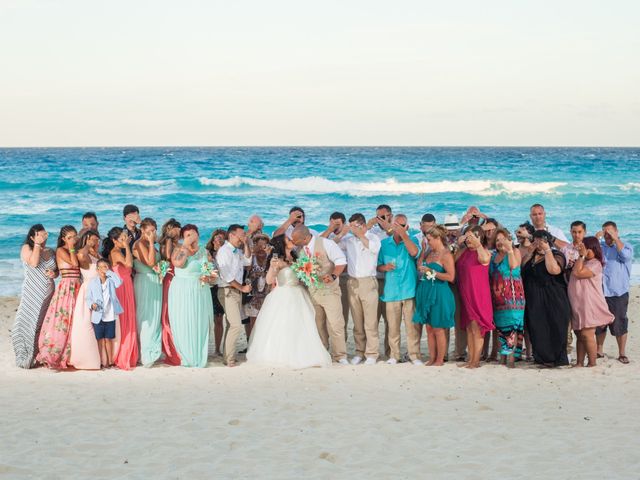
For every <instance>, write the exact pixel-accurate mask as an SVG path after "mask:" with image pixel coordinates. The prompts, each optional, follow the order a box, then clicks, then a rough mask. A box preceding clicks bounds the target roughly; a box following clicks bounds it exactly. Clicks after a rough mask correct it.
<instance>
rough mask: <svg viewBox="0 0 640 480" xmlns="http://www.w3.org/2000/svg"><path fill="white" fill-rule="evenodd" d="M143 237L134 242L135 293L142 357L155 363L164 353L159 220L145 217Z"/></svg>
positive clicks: (146, 364)
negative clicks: (158, 236)
mask: <svg viewBox="0 0 640 480" xmlns="http://www.w3.org/2000/svg"><path fill="white" fill-rule="evenodd" d="M140 231H141V234H140V239H139V240H137V241H136V243H135V244H134V245H133V257H134V259H133V268H134V269H135V271H136V275H135V277H134V279H133V286H134V292H135V296H136V321H137V325H138V339H139V341H140V361H141V362H142V365H143V366H145V367H152V366H153V364H154V363H155V362H156V361H157V360H158V359H159V358H160V355H161V353H162V323H161V321H160V319H161V313H162V283H161V281H160V277H159V276H158V274H157V273H156V272H155V271H154V270H153V267H154V266H155V265H156V264H157V263H158V261H159V260H160V253H159V252H158V251H157V250H156V247H155V243H156V235H157V226H156V222H155V221H154V220H153V219H151V218H145V219H144V220H143V221H142V223H140Z"/></svg>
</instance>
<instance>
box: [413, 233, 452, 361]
mask: <svg viewBox="0 0 640 480" xmlns="http://www.w3.org/2000/svg"><path fill="white" fill-rule="evenodd" d="M446 238H447V231H446V229H445V228H444V227H442V226H440V225H436V226H435V227H433V228H431V230H429V231H428V232H427V234H426V237H425V239H426V244H428V248H424V247H426V246H427V245H424V246H423V249H422V254H421V255H420V258H419V260H418V271H419V272H420V281H419V282H418V287H417V289H416V312H415V314H414V316H413V322H414V323H417V324H420V325H426V327H427V346H428V347H429V361H428V362H427V366H431V365H433V366H438V367H439V366H442V365H444V356H445V355H446V353H447V336H446V333H447V331H448V330H449V329H450V328H453V326H454V325H455V319H454V315H455V312H456V302H455V299H454V297H453V292H452V291H451V287H449V283H451V282H453V281H454V280H455V262H454V260H453V256H452V255H451V253H450V251H449V248H448V247H447V245H446V241H447V240H446Z"/></svg>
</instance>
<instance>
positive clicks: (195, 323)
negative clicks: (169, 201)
mask: <svg viewBox="0 0 640 480" xmlns="http://www.w3.org/2000/svg"><path fill="white" fill-rule="evenodd" d="M180 237H181V238H182V245H181V246H180V247H179V248H176V249H175V250H174V252H173V254H172V255H171V261H172V263H173V265H174V267H175V276H174V277H173V280H172V282H171V285H170V286H169V318H170V319H171V329H172V332H173V343H174V344H175V346H176V349H177V350H178V354H179V355H180V360H181V365H182V366H183V367H200V368H202V367H205V366H206V365H207V354H208V346H209V324H210V322H211V321H213V304H212V302H211V292H210V288H209V283H210V282H211V281H213V280H214V279H215V278H216V277H215V275H210V274H207V275H204V274H203V265H204V264H206V263H209V265H210V260H211V259H210V257H209V253H208V252H207V250H206V249H205V248H204V247H200V246H199V245H198V242H199V240H200V236H199V233H198V227H196V226H195V225H191V224H187V225H185V226H184V227H182V229H181V231H180ZM209 273H210V272H209Z"/></svg>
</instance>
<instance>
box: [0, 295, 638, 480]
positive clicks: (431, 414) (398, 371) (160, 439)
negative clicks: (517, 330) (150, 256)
mask: <svg viewBox="0 0 640 480" xmlns="http://www.w3.org/2000/svg"><path fill="white" fill-rule="evenodd" d="M639 297H640V288H639V287H634V289H633V291H632V293H631V299H632V302H631V307H630V312H629V313H630V315H629V316H630V320H631V323H630V331H631V337H630V338H629V346H628V356H629V357H630V358H631V362H632V363H631V364H629V365H622V364H621V363H619V362H618V361H617V360H616V356H617V355H616V354H617V348H616V346H615V341H614V340H613V339H612V338H611V337H610V336H608V337H607V343H606V353H607V355H608V357H607V358H606V359H604V360H601V361H599V365H598V367H596V368H593V369H587V368H584V369H579V370H576V369H569V368H563V369H555V370H540V369H537V368H534V367H532V366H530V365H527V366H524V365H523V364H522V363H520V364H518V368H517V369H515V370H507V369H506V368H505V367H502V366H498V365H495V364H491V365H485V366H483V367H482V368H480V369H479V370H474V371H472V370H467V369H462V368H458V367H457V366H456V364H455V363H449V364H447V365H446V366H445V367H443V368H427V367H416V366H413V365H410V364H400V365H396V366H389V365H386V364H378V365H376V366H367V367H365V366H363V365H360V366H356V367H353V366H348V367H338V366H335V367H331V368H327V369H308V370H303V371H291V370H282V369H271V368H256V367H250V366H247V365H245V364H241V365H240V366H239V367H237V368H224V367H222V365H221V363H220V361H219V360H216V361H215V362H211V363H210V368H206V369H202V370H198V369H187V368H179V367H164V366H158V367H154V368H152V369H144V368H137V369H135V370H134V371H132V372H122V371H117V370H108V371H97V372H89V371H77V372H60V373H58V372H53V371H50V370H47V369H44V368H39V369H35V370H30V371H25V370H20V369H18V368H16V367H14V364H13V352H12V349H11V345H10V341H9V329H10V328H11V325H12V323H13V319H14V315H15V310H16V308H17V305H18V301H17V299H15V298H2V299H0V406H1V409H0V478H7V479H13V478H17V479H18V478H45V476H46V478H49V479H55V478H60V479H70V478H142V479H144V478H170V479H178V478H180V479H192V478H278V479H285V478H312V479H314V478H319V479H325V478H350V479H354V478H367V479H371V478H381V479H386V478H394V479H403V478H414V479H415V478H471V477H474V478H533V477H537V478H557V479H568V478H607V479H610V478H639V476H640V473H639V472H640V455H639V454H638V448H639V447H640V438H639V436H638V431H640V407H639V406H638V404H639V402H640V401H639V399H640V381H639V378H640V348H638V345H637V343H636V339H635V338H634V335H633V334H634V333H635V332H636V331H637V327H638V322H639V319H640V315H639V313H640V298H639ZM423 342H424V339H423ZM350 349H351V351H352V349H353V345H352V344H351V345H350Z"/></svg>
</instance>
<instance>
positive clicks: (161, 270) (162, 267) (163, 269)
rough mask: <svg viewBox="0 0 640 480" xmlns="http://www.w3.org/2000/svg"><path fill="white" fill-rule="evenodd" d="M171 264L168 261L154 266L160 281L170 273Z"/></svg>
mask: <svg viewBox="0 0 640 480" xmlns="http://www.w3.org/2000/svg"><path fill="white" fill-rule="evenodd" d="M169 265H170V264H169V262H168V261H166V260H160V261H159V262H158V263H156V264H155V265H154V266H153V271H154V272H156V273H157V274H158V277H159V278H160V281H161V282H162V280H164V277H165V275H166V274H167V272H168V271H169Z"/></svg>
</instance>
